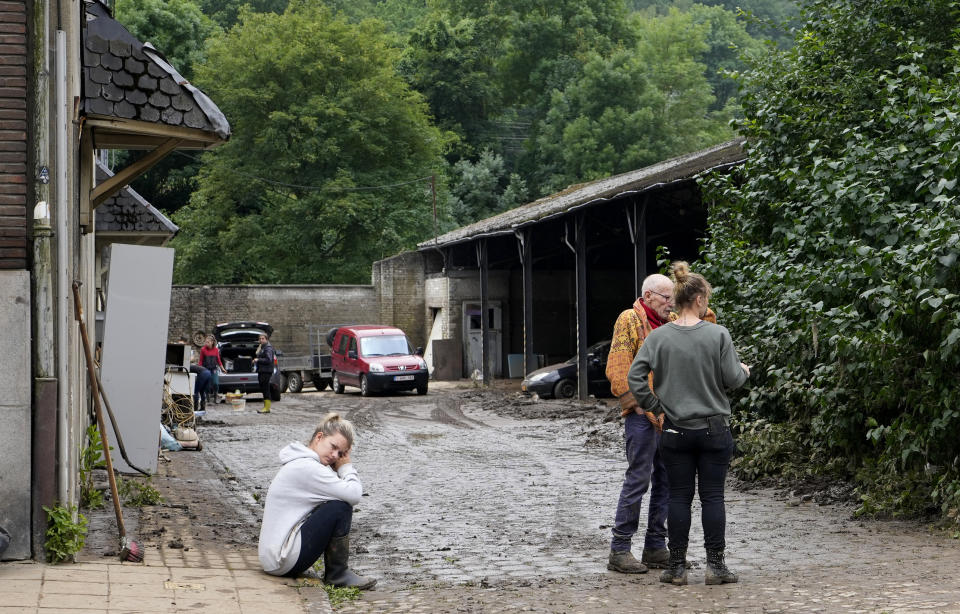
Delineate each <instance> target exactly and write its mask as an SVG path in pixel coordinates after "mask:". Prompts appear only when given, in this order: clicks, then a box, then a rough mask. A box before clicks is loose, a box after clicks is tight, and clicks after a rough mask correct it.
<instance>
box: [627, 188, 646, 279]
mask: <svg viewBox="0 0 960 614" xmlns="http://www.w3.org/2000/svg"><path fill="white" fill-rule="evenodd" d="M626 213H627V228H628V229H629V231H630V243H632V244H633V297H634V298H637V297H639V296H640V289H641V288H642V287H643V280H644V279H646V277H647V196H646V195H644V197H643V202H642V203H638V202H636V201H634V202H633V203H631V204H630V205H628V206H627V212H626Z"/></svg>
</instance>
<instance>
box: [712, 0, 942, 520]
mask: <svg viewBox="0 0 960 614" xmlns="http://www.w3.org/2000/svg"><path fill="white" fill-rule="evenodd" d="M804 18H805V25H804V26H803V28H802V30H801V31H800V32H799V34H798V38H797V41H796V46H795V47H794V48H792V49H790V50H787V51H784V52H779V53H771V54H770V55H768V56H764V57H762V58H760V59H757V60H755V61H754V62H753V64H752V66H751V69H750V70H749V71H747V72H744V73H743V74H741V75H740V77H739V79H740V83H741V86H742V94H741V102H742V105H743V112H744V119H743V120H742V121H741V122H739V129H740V131H741V133H742V134H744V135H745V136H746V137H748V139H749V141H748V151H749V159H748V162H747V163H746V165H745V167H744V168H743V170H742V172H740V173H737V174H735V175H734V176H730V177H728V178H726V179H715V180H712V181H711V182H710V183H709V184H708V185H707V186H706V189H707V199H709V200H711V201H712V202H713V203H714V205H713V206H712V207H711V210H710V225H711V232H712V236H711V238H710V240H709V241H708V243H707V245H706V249H705V255H706V260H707V263H706V266H705V270H704V272H705V274H706V275H707V276H708V278H709V279H711V280H712V281H713V283H714V284H715V290H716V295H715V296H716V300H715V303H716V305H717V307H718V311H719V312H720V313H721V317H722V319H723V321H724V323H726V324H727V325H728V326H729V327H730V328H731V331H732V332H733V334H734V338H735V339H737V341H738V344H739V345H740V346H741V348H742V351H743V354H744V360H745V361H746V362H748V363H750V364H753V365H755V367H754V369H753V372H752V375H751V382H750V385H749V386H748V388H747V390H746V392H744V393H743V394H741V396H740V397H739V399H738V403H737V404H736V412H737V414H738V418H739V420H740V422H741V424H742V425H744V431H745V433H744V436H743V437H742V438H741V442H742V443H741V447H743V448H744V450H745V452H746V454H745V456H744V458H743V459H742V460H741V461H739V465H738V467H737V470H738V471H740V472H741V473H742V474H743V475H744V476H746V477H758V476H764V475H785V476H787V477H791V478H796V477H804V476H824V475H827V476H831V477H834V478H835V479H840V480H848V481H851V482H853V483H854V484H856V486H857V488H858V492H859V495H860V499H861V505H860V509H859V511H860V513H862V514H866V515H871V516H903V515H929V514H939V515H940V516H941V517H943V518H945V519H947V520H948V521H951V522H954V523H955V522H956V521H957V509H958V507H960V439H958V438H957V432H958V430H960V409H958V408H960V387H958V386H957V384H956V382H957V379H956V378H957V373H958V371H960V343H958V342H960V275H958V267H957V256H958V254H960V199H958V197H960V186H958V185H957V172H958V169H960V166H958V156H960V124H958V122H957V118H958V114H960V62H958V60H960V55H958V50H960V9H958V5H957V3H956V2H951V1H947V0H934V1H919V0H908V1H902V0H895V1H894V0H879V1H870V2H867V1H842V0H814V1H812V2H809V3H808V4H807V5H806V8H805V10H804Z"/></svg>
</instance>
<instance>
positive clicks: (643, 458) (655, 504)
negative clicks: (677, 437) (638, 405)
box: [610, 412, 670, 552]
mask: <svg viewBox="0 0 960 614" xmlns="http://www.w3.org/2000/svg"><path fill="white" fill-rule="evenodd" d="M624 435H625V438H626V450H627V462H628V463H629V465H628V466H627V472H626V474H625V475H624V477H623V488H622V489H621V491H620V501H619V502H618V503H617V515H616V517H615V519H614V523H613V539H612V540H611V541H610V550H612V551H614V552H624V551H628V550H630V543H631V541H632V539H633V535H634V533H636V532H637V528H638V527H639V525H640V504H641V503H642V502H643V495H645V494H646V493H647V490H650V509H649V512H648V513H647V535H646V538H645V539H644V543H643V547H644V549H648V548H649V549H656V550H659V549H661V548H665V547H666V537H667V526H666V523H667V501H668V495H669V491H670V487H669V485H668V484H667V472H666V469H665V468H664V466H663V459H662V458H661V456H660V449H659V448H660V446H659V443H660V433H658V432H657V430H656V429H655V428H653V425H652V424H650V421H649V420H647V417H646V416H643V415H639V414H637V413H636V412H634V413H631V414H628V415H627V417H626V418H625V419H624Z"/></svg>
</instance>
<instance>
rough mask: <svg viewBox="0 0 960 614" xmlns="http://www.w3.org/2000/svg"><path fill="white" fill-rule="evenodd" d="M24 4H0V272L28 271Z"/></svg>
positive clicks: (25, 10) (25, 17) (25, 4)
mask: <svg viewBox="0 0 960 614" xmlns="http://www.w3.org/2000/svg"><path fill="white" fill-rule="evenodd" d="M26 26H27V3H26V2H3V1H0V269H26V268H27V34H26V32H27V28H26Z"/></svg>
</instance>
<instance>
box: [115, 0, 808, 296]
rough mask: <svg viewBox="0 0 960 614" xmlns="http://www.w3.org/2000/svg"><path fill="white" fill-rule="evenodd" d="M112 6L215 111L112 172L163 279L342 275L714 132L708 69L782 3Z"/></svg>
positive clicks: (764, 28) (325, 278)
mask: <svg viewBox="0 0 960 614" xmlns="http://www.w3.org/2000/svg"><path fill="white" fill-rule="evenodd" d="M740 6H743V7H744V8H745V9H747V10H748V13H750V14H749V15H748V14H747V13H744V12H742V11H739V10H738V7H740ZM115 7H116V13H117V17H118V19H119V20H120V21H121V23H123V24H125V25H126V26H128V27H129V28H130V29H131V31H132V32H133V34H135V35H136V36H138V37H139V38H140V39H141V40H145V41H146V40H150V41H153V42H154V43H158V45H157V46H158V47H159V48H160V50H161V51H163V52H165V53H166V56H167V57H168V58H171V60H172V61H174V64H175V65H176V67H177V68H179V69H180V70H181V71H182V73H183V74H184V75H185V76H186V77H187V78H189V79H190V80H191V81H192V82H195V83H196V84H197V85H199V86H200V87H202V88H203V89H204V90H205V91H206V92H207V93H208V94H209V95H210V96H211V97H212V99H213V100H214V101H215V102H216V103H217V105H218V106H219V107H220V108H221V110H222V111H223V112H224V113H225V115H226V116H227V119H228V120H229V121H230V123H231V126H232V129H233V134H232V137H231V140H230V141H229V142H228V143H227V144H226V145H224V146H222V147H219V148H216V149H214V150H212V151H210V152H207V153H205V154H203V155H202V156H199V155H193V154H184V153H182V152H181V153H178V154H176V155H172V156H170V157H168V158H167V159H165V160H164V161H162V162H161V163H160V164H159V165H158V166H157V167H155V168H154V169H153V170H152V171H150V172H148V173H147V174H146V175H145V176H143V177H142V178H140V179H138V180H137V181H136V182H135V184H134V187H135V188H136V189H137V190H138V191H140V193H141V194H143V195H144V196H145V197H146V198H147V199H148V200H151V201H153V202H154V204H156V205H158V206H161V207H163V208H164V210H165V211H166V212H167V213H170V214H172V216H173V219H174V221H176V222H177V223H178V224H179V225H180V227H181V231H180V233H179V234H178V236H177V237H176V238H175V239H174V244H173V245H174V246H175V247H176V249H177V255H176V257H177V261H176V268H175V273H174V278H175V280H176V281H177V282H178V283H356V282H361V281H364V280H366V279H368V278H369V275H370V265H371V263H372V261H374V260H377V259H379V258H383V257H386V256H390V255H393V254H395V253H397V252H398V251H402V250H404V249H409V248H412V247H413V246H415V245H416V244H417V243H418V242H420V241H423V240H425V239H428V238H430V237H431V236H434V234H435V233H442V232H445V231H447V230H450V229H451V228H453V227H455V226H458V225H463V224H468V223H471V222H473V221H476V220H477V219H481V218H483V217H486V216H489V215H492V214H496V213H499V212H501V211H503V210H506V209H509V208H512V207H515V206H517V205H518V204H523V203H526V202H530V201H533V200H535V199H536V198H539V197H540V196H543V195H545V194H549V193H551V192H554V191H556V190H559V189H563V188H565V187H566V186H568V185H571V184H574V183H579V182H583V181H590V180H594V179H598V178H600V177H604V176H607V175H610V174H615V173H621V172H625V171H629V170H633V169H636V168H640V167H643V166H646V165H648V164H653V163H655V162H658V161H660V160H663V159H665V158H668V157H670V156H673V155H679V154H683V153H688V152H690V151H693V150H696V149H699V148H702V147H706V146H709V145H713V144H716V143H718V142H720V141H722V140H725V139H727V138H729V137H730V136H731V130H730V127H729V125H728V123H729V120H730V119H731V118H732V117H734V116H736V115H737V113H738V108H739V106H738V100H737V95H736V91H735V88H734V87H733V86H732V83H731V82H730V80H728V79H725V78H724V77H723V76H722V72H723V71H724V70H730V69H733V70H735V69H738V68H742V67H743V66H744V64H743V63H742V60H741V59H740V54H748V55H749V54H755V53H759V52H760V50H761V48H762V46H763V43H762V41H763V40H764V39H765V38H766V37H769V36H775V37H777V38H778V39H779V40H786V39H787V38H788V37H786V33H787V31H788V28H787V27H786V26H783V25H780V26H770V25H769V22H776V21H778V20H782V19H788V18H789V17H790V15H791V14H792V13H793V10H794V2H793V0H751V1H750V2H748V3H746V4H745V5H741V4H740V3H739V1H738V2H733V0H730V1H721V0H707V2H705V3H704V4H693V3H690V2H687V1H686V0H630V1H629V2H627V1H625V0H550V1H546V0H532V1H527V0H490V1H486V0H485V1H483V2H480V1H475V0H464V1H460V0H458V1H451V0H351V1H350V2H347V1H345V0H331V1H327V2H323V3H317V2H314V1H313V0H175V1H171V2H164V1H161V0H123V1H122V2H118V3H116V4H115ZM138 155H142V154H140V153H130V154H121V155H120V159H122V160H124V161H125V162H129V161H130V160H132V159H133V158H134V157H135V156H138ZM124 156H127V157H126V158H124ZM434 188H435V190H434Z"/></svg>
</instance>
